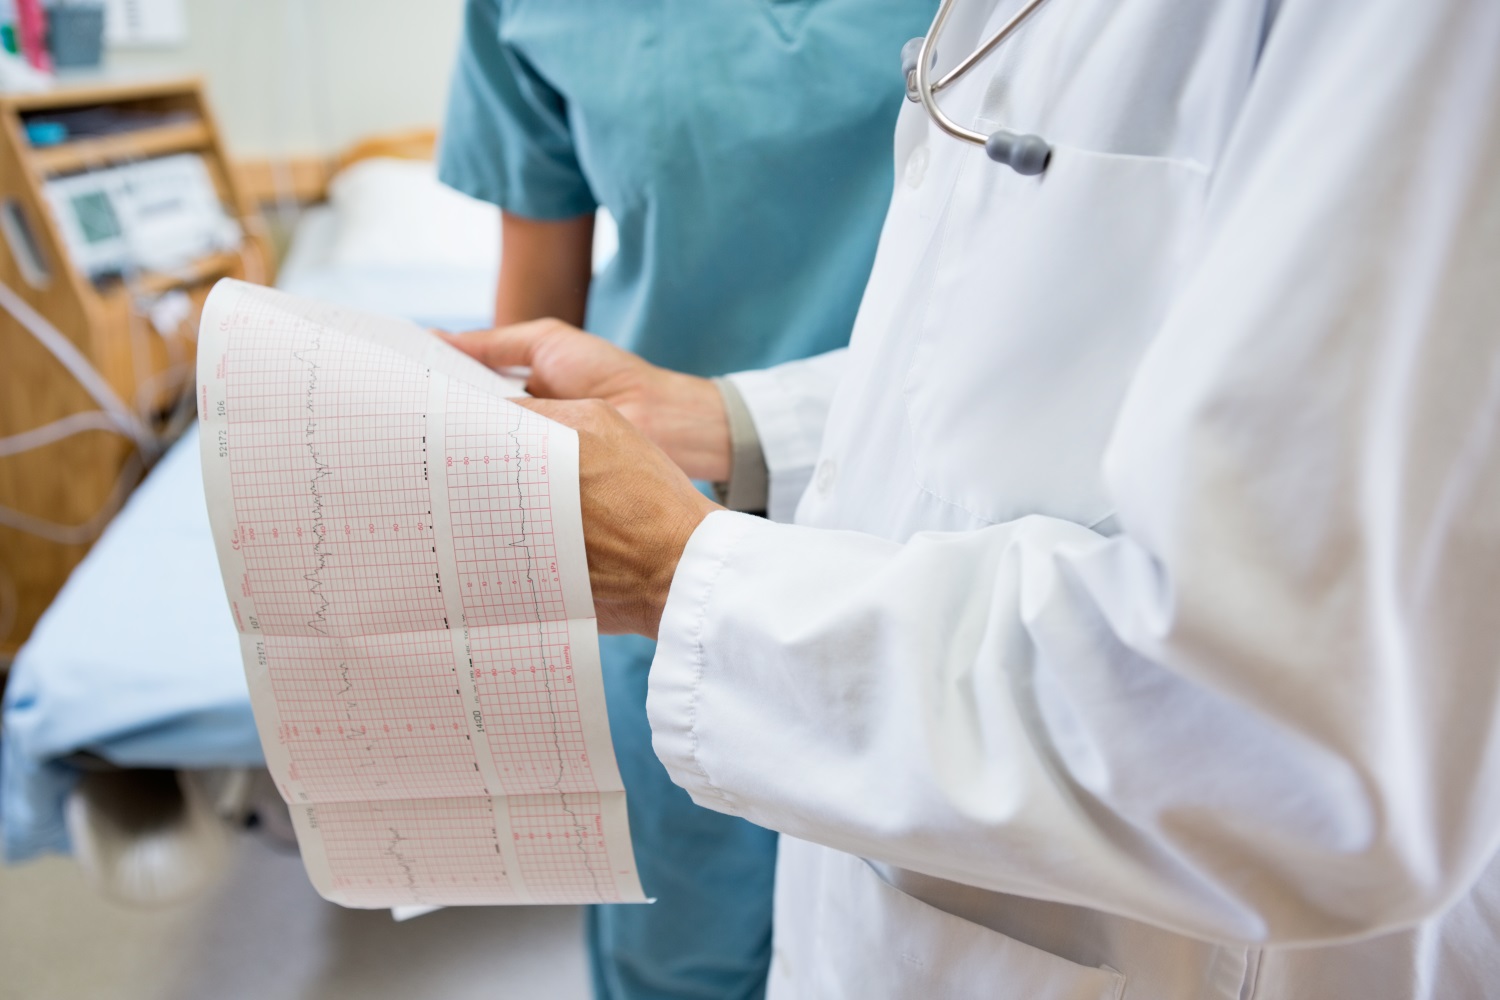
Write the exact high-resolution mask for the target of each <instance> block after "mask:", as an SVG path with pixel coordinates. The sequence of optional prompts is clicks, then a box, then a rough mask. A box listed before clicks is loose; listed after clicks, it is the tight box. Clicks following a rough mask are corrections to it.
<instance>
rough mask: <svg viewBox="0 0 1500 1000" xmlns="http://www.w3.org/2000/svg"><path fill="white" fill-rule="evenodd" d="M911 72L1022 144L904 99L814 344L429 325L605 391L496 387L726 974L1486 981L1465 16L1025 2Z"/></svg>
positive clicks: (1486, 95)
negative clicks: (809, 355) (631, 644)
mask: <svg viewBox="0 0 1500 1000" xmlns="http://www.w3.org/2000/svg"><path fill="white" fill-rule="evenodd" d="M1017 5H1018V4H1017V2H1016V0H1000V2H998V3H995V2H993V0H989V2H979V0H976V2H973V3H967V4H964V5H962V7H961V8H960V10H959V11H958V13H956V15H955V18H954V20H953V22H952V24H951V27H950V28H949V30H948V32H947V34H946V36H945V37H944V39H943V41H942V45H941V46H940V48H941V51H940V53H939V71H941V70H942V69H943V68H945V67H947V66H951V65H952V64H954V63H955V62H957V61H958V60H959V59H960V58H962V57H963V56H965V55H967V54H968V52H969V51H970V50H971V49H972V48H973V46H974V45H975V44H977V42H978V41H979V40H980V39H981V38H983V37H986V36H987V35H988V32H989V30H992V29H993V28H994V27H995V26H996V25H998V24H999V23H1001V22H1002V21H1003V20H1004V19H1005V18H1006V17H1007V16H1008V15H1009V14H1010V13H1011V12H1012V11H1013V10H1014V9H1015V7H1016V6H1017ZM892 61H893V64H892V72H897V71H898V70H897V68H896V66H895V54H894V53H893V54H892ZM941 100H942V102H943V104H944V106H945V107H946V108H947V109H948V111H949V114H950V115H951V116H952V117H953V118H954V119H955V120H957V121H959V122H960V123H961V124H965V125H969V126H972V127H974V128H976V129H978V130H979V131H982V132H989V131H992V130H993V129H994V128H996V127H999V126H1002V125H1003V126H1006V127H1009V128H1013V129H1017V130H1019V131H1024V132H1031V133H1036V134H1038V135H1040V136H1042V137H1044V138H1045V139H1047V140H1048V141H1050V142H1051V143H1053V144H1054V152H1053V156H1052V161H1051V165H1050V167H1049V168H1048V170H1047V171H1046V173H1045V174H1044V175H1042V176H1041V177H1022V176H1019V175H1018V174H1017V173H1015V172H1014V171H1012V170H1010V169H1009V168H1007V167H1005V166H1002V165H999V164H996V163H994V162H991V161H990V160H989V159H987V158H986V156H985V154H984V152H983V150H981V149H979V148H978V147H975V146H971V145H968V144H965V143H960V142H958V141H956V140H954V139H952V138H949V137H947V136H946V135H944V134H942V133H941V132H939V131H938V130H937V129H936V128H935V127H934V126H933V125H931V124H930V122H929V119H928V118H927V116H926V115H925V114H924V112H923V110H922V109H921V108H920V107H919V106H917V105H908V106H907V107H906V109H905V111H904V112H903V114H902V116H901V119H900V122H899V124H898V127H897V133H896V142H895V155H896V168H897V169H896V185H895V191H894V194H893V197H892V201H891V205H890V211H889V217H888V219H887V221H886V225H885V231H884V234H883V237H882V241H881V245H880V250H879V255H878V258H877V261H876V264H875V269H874V274H873V276H872V278H871V280H870V284H869V288H868V291H867V292H866V295H865V300H864V304H863V307H862V310H861V312H860V315H859V319H858V322H857V324H856V327H855V330H854V335H853V340H852V344H851V346H850V347H849V348H848V350H847V352H838V353H835V354H833V355H825V356H823V357H821V358H818V359H814V360H811V361H807V362H800V363H795V364H791V365H786V366H784V367H781V368H777V369H772V370H769V371H761V372H748V373H744V374H741V375H736V376H732V377H731V378H730V379H729V380H728V383H727V384H726V385H724V386H722V387H715V386H713V385H711V384H710V383H707V382H703V381H701V380H697V379H692V378H688V377H686V376H680V375H675V374H673V373H669V372H664V371H662V370H660V369H654V368H650V367H648V366H646V365H644V364H643V363H640V362H637V361H635V360H634V359H632V358H630V357H628V356H626V355H623V354H621V353H618V352H615V351H613V350H612V349H611V348H609V347H608V345H605V344H603V343H602V342H600V341H597V340H595V339H593V338H590V337H588V336H586V335H584V334H581V333H577V332H575V331H572V330H570V329H566V328H563V327H561V326H560V325H558V324H549V323H541V324H531V325H528V326H524V327H518V328H510V329H507V330H501V331H497V332H494V333H492V334H488V335H479V336H477V337H475V338H473V339H471V340H468V341H465V343H466V344H467V346H468V349H470V350H471V351H472V352H474V353H475V354H476V355H478V356H480V357H482V358H485V359H487V360H489V361H491V362H492V363H494V364H497V365H498V364H529V365H531V366H532V369H533V376H532V383H531V385H532V389H533V391H534V392H536V393H537V394H538V395H543V396H554V397H583V396H597V397H602V398H603V399H605V400H606V401H607V403H608V404H609V405H606V404H601V403H597V402H593V403H587V402H585V403H579V402H557V401H539V402H536V403H533V404H531V405H534V406H536V407H537V408H538V409H540V410H541V412H543V413H546V414H548V415H550V416H553V417H555V418H557V419H559V420H562V421H564V422H566V423H569V424H571V425H573V426H575V427H578V428H579V430H580V439H581V446H582V491H583V507H584V517H585V534H586V539H587V542H588V546H589V558H590V566H591V570H592V574H593V582H594V587H595V596H596V601H597V603H598V608H599V613H600V618H601V623H602V625H603V627H605V628H606V629H620V630H635V631H641V632H644V633H647V634H653V635H657V636H658V637H659V642H660V648H659V652H658V654H657V657H656V661H655V663H654V665H653V667H652V676H651V698H650V713H651V719H652V725H653V727H654V732H655V745H656V748H657V752H658V753H659V755H660V756H661V758H662V759H663V761H665V763H666V765H667V767H668V768H669V769H670V770H671V772H672V774H673V776H674V778H675V780H677V781H678V782H679V783H680V784H682V785H683V786H685V787H686V788H687V789H689V790H690V791H691V792H692V794H693V796H694V797H695V799H696V800H697V801H699V802H701V803H703V804H704V805H707V806H710V807H712V808H715V809H720V810H723V811H726V812H731V813H735V814H738V815H741V816H744V817H747V818H748V819H751V820H753V821H754V822H756V823H760V824H763V825H765V826H769V827H773V828H775V829H778V830H780V831H782V832H783V833H784V834H785V836H784V838H783V848H782V856H781V864H780V870H779V877H778V883H777V894H778V899H777V913H776V919H777V924H776V939H775V963H774V967H773V971H772V986H771V991H772V996H773V997H779V998H786V997H798V998H818V1000H821V998H829V997H849V998H870V997H921V998H936V997H1004V998H1012V997H1013V998H1026V1000H1061V998H1068V1000H1104V998H1114V1000H1120V998H1127V997H1128V998H1132V1000H1190V998H1191V1000H1206V998H1214V1000H1248V998H1252V997H1254V998H1265V1000H1301V998H1307V1000H1330V998H1351V1000H1387V998H1390V1000H1394V998H1416V997H1423V998H1429V997H1430V998H1442V1000H1455V998H1471V997H1472V998H1480V997H1500V863H1497V861H1496V851H1497V845H1500V3H1495V2H1492V0H1420V2H1418V0H1282V2H1279V3H1278V2H1276V0H1212V2H1210V0H1051V2H1050V3H1048V4H1047V5H1046V6H1045V7H1043V8H1042V9H1041V11H1040V12H1039V13H1038V14H1037V15H1036V16H1035V17H1034V18H1033V19H1032V20H1031V21H1030V22H1029V23H1028V24H1027V25H1026V27H1025V28H1023V29H1022V30H1021V31H1020V32H1019V33H1018V34H1017V35H1016V36H1015V37H1014V38H1013V39H1012V40H1011V41H1010V42H1008V43H1007V44H1006V45H1005V46H1003V47H1002V48H1001V49H1000V50H999V51H998V52H996V53H995V54H994V55H993V56H991V57H990V58H989V59H988V60H987V61H986V62H985V63H984V64H983V67H982V68H981V69H980V70H978V71H976V72H975V73H973V74H970V76H969V77H967V78H965V80H964V82H962V83H960V84H958V85H956V86H955V87H954V88H952V89H951V90H950V91H947V92H945V94H944V96H943V97H942V98H941ZM704 335H705V336H712V335H713V331H711V330H706V331H704ZM726 401H727V402H726ZM616 410H618V411H620V412H621V413H624V414H625V416H626V417H628V418H630V420H631V421H632V422H633V424H634V425H635V426H632V423H627V422H626V420H624V419H622V418H621V417H620V415H619V413H617V412H616ZM745 413H748V416H749V421H748V424H747V422H746V421H745V420H744V418H743V415H744V414H745ZM737 414H738V416H737ZM637 427H639V428H640V429H641V430H642V431H644V434H642V433H639V432H638V431H637V430H636V428H637ZM747 437H748V438H749V439H750V440H751V441H754V440H756V439H758V442H759V447H758V448H757V449H752V450H753V454H751V455H750V457H749V458H745V454H746V453H747V449H746V448H745V442H746V439H747ZM648 439H649V441H648ZM652 441H654V442H655V445H659V446H660V448H661V449H662V450H661V451H658V450H657V448H656V447H655V446H654V445H653V444H652V443H650V442H652ZM667 456H670V457H671V459H673V460H675V462H676V466H674V465H673V464H672V462H670V461H669V460H668V457H667ZM736 456H739V459H740V460H739V461H737V460H736ZM762 456H763V460H764V464H765V467H766V469H767V471H768V472H769V479H770V483H769V490H770V497H769V499H770V505H771V512H772V514H773V516H776V515H781V516H783V517H785V516H788V515H789V514H790V512H791V511H792V509H793V507H794V506H795V520H796V524H795V525H794V524H786V523H775V522H774V521H773V520H766V519H761V518H756V517H752V516H749V515H746V514H741V513H736V512H733V511H728V510H724V509H721V508H719V507H717V506H715V505H713V504H711V503H710V502H709V501H707V500H705V499H703V498H702V497H700V496H699V495H698V494H697V493H696V492H695V491H694V490H693V489H692V487H691V486H690V485H689V483H688V480H687V478H686V476H684V475H683V474H682V472H681V471H679V469H678V466H680V467H681V468H682V469H684V470H686V471H687V472H688V473H690V474H692V475H696V476H700V477H712V478H719V479H727V478H730V477H731V475H735V476H738V475H743V474H747V473H745V471H744V470H745V469H750V468H752V467H753V465H754V462H755V461H756V460H758V459H760V458H761V457H762ZM799 497H800V503H799V502H798V498H799Z"/></svg>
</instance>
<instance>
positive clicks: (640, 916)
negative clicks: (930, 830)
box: [440, 0, 935, 1000]
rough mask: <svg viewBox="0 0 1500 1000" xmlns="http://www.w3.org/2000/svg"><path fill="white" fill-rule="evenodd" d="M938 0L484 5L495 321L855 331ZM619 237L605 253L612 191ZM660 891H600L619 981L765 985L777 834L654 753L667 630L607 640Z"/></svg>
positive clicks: (709, 335)
mask: <svg viewBox="0 0 1500 1000" xmlns="http://www.w3.org/2000/svg"><path fill="white" fill-rule="evenodd" d="M934 6H935V3H934V0H629V2H592V3H590V2H585V0H468V4H467V10H466V15H465V23H464V37H463V42H462V46H461V49H460V52H459V59H458V66H457V70H456V73H455V76H454V81H453V90H452V94H451V97H450V100H449V105H448V118H447V123H446V126H445V129H444V133H443V139H442V144H441V150H440V172H441V176H442V179H443V180H444V181H445V182H447V183H448V184H450V185H452V186H453V187H455V188H457V189H458V190H460V191H464V192H466V193H468V194H470V195H473V196H475V197H477V198H481V199H484V200H485V201H489V202H493V203H494V204H496V205H498V206H500V208H501V209H502V213H503V214H502V220H503V230H504V241H505V251H504V254H503V257H502V259H503V263H502V265H501V274H500V281H499V290H498V293H497V301H496V316H495V320H496V324H497V325H504V324H508V323H515V322H520V321H523V320H529V319H537V318H541V317H547V316H552V317H557V318H559V319H563V320H567V321H569V322H572V323H575V324H580V325H582V326H583V327H584V328H585V329H587V330H590V331H592V332H594V333H597V334H600V335H602V336H604V337H607V338H609V339H611V340H613V341H615V342H616V343H618V344H620V345H622V346H624V347H627V348H629V349H630V350H632V351H635V352H636V353H638V354H640V355H642V356H643V357H645V358H646V359H647V360H648V361H651V362H652V363H654V364H657V365H662V366H664V367H668V368H672V369H676V370H678V371H683V372H689V373H693V374H697V375H717V374H723V373H726V372H732V371H740V370H744V369H749V368H763V367H766V366H768V365H773V364H776V363H778V362H782V361H789V360H792V359H794V358H801V357H806V356H808V355H811V354H818V353H821V352H823V351H827V350H831V349H833V348H836V347H840V346H842V345H843V344H845V343H846V342H847V340H848V338H849V331H850V326H851V325H852V323H853V320H854V314H855V310H856V308H857V306H858V304H859V298H860V295H861V293H862V292H863V290H864V286H865V279H866V278H867V277H868V276H869V272H870V265H871V262H872V260H873V257H874V253H875V243H876V238H877V236H878V234H879V231H880V226H881V223H882V221H883V218H884V215H885V207H886V203H887V201H888V200H889V198H890V188H891V183H892V169H891V155H892V154H891V142H892V130H893V127H894V124H895V119H896V112H897V110H898V108H899V106H900V102H901V100H902V94H903V88H904V81H903V80H902V75H901V71H900V51H901V46H902V44H903V43H904V42H905V41H906V40H907V39H909V38H911V37H913V36H915V35H919V34H922V33H923V32H924V31H925V30H926V29H927V24H928V21H929V19H930V17H931V15H932V9H933V7H934ZM601 205H602V206H604V207H606V208H608V209H609V211H610V213H611V214H612V215H613V216H614V218H615V220H616V222H617V224H618V226H619V252H618V253H617V255H616V256H615V257H614V259H613V260H612V261H611V262H610V263H609V265H608V266H607V267H606V268H605V269H604V270H603V271H602V272H600V273H599V274H598V275H596V276H592V277H591V274H590V270H591V269H590V246H591V243H592V236H593V225H594V214H595V209H596V208H597V207H599V206H601ZM601 646H602V652H603V656H604V682H605V690H606V694H607V697H608V705H609V720H610V727H611V732H612V734H613V738H614V744H615V753H616V756H617V757H618V760H619V765H620V771H621V774H622V776H623V778H624V781H625V787H626V792H627V797H628V800H629V810H630V830H631V835H632V837H633V839H634V841H635V850H636V861H637V865H638V867H639V870H640V875H641V881H642V884H643V885H644V887H645V889H646V892H647V894H648V895H652V896H655V897H656V898H657V902H656V903H655V904H653V905H649V906H607V907H593V908H592V910H591V912H590V914H589V919H588V943H589V952H590V961H591V964H592V972H593V976H594V985H595V992H596V994H597V995H598V996H599V997H601V998H610V1000H615V998H632V1000H635V998H646V997H662V998H665V997H702V998H715V1000H735V998H741V997H757V996H760V995H761V994H763V992H764V989H765V978H766V971H767V968H768V966H769V963H770V950H771V888H772V879H773V869H774V867H775V856H776V835H775V834H773V833H771V832H769V831H766V830H762V829H760V828H758V827H755V826H752V825H750V824H748V823H746V822H745V821H743V820H740V819H735V818H731V817H729V816H724V815H721V814H719V813H715V812H710V811H708V810H704V809H701V808H699V807H698V806H695V805H693V803H692V802H691V801H690V800H689V799H688V796H687V793H686V792H684V791H682V790H681V789H679V788H678V787H676V786H675V785H673V784H672V783H671V781H670V780H669V779H668V777H667V774H666V771H665V770H664V769H663V768H662V766H661V765H660V763H658V761H657V759H656V757H655V755H654V754H653V752H652V750H651V730H650V727H649V725H648V723H647V720H646V708H645V701H646V675H647V671H648V668H649V667H650V664H651V657H652V653H653V646H652V644H651V643H650V642H649V641H648V640H644V639H641V638H639V637H635V636H606V637H604V638H603V640H602V642H601Z"/></svg>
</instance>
